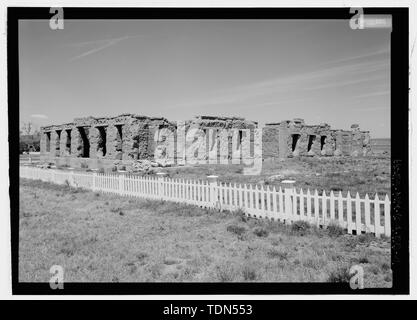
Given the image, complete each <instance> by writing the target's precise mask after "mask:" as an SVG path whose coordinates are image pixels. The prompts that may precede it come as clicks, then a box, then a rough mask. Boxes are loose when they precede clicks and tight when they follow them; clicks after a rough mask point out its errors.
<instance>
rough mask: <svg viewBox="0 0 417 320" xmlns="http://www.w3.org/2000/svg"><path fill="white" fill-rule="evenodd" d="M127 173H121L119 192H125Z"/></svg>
mask: <svg viewBox="0 0 417 320" xmlns="http://www.w3.org/2000/svg"><path fill="white" fill-rule="evenodd" d="M124 183H125V175H124V174H119V194H121V195H123V194H124Z"/></svg>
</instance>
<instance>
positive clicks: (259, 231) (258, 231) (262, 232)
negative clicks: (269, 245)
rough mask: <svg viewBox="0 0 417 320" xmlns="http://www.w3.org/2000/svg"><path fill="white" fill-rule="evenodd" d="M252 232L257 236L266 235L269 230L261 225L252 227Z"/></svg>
mask: <svg viewBox="0 0 417 320" xmlns="http://www.w3.org/2000/svg"><path fill="white" fill-rule="evenodd" d="M253 233H254V234H255V235H256V236H258V237H267V236H268V234H269V232H268V231H267V230H266V229H265V228H263V227H256V228H255V229H253Z"/></svg>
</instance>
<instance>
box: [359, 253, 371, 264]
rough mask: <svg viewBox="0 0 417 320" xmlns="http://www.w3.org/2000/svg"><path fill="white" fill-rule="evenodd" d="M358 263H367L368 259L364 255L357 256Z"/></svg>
mask: <svg viewBox="0 0 417 320" xmlns="http://www.w3.org/2000/svg"><path fill="white" fill-rule="evenodd" d="M358 261H359V263H369V259H368V257H367V256H366V255H365V254H364V253H362V254H361V255H360V256H359V259H358Z"/></svg>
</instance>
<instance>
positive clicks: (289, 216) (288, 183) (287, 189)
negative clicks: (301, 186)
mask: <svg viewBox="0 0 417 320" xmlns="http://www.w3.org/2000/svg"><path fill="white" fill-rule="evenodd" d="M281 183H282V184H283V186H284V198H285V206H284V210H285V222H289V223H292V221H293V219H294V217H293V206H294V203H293V201H294V200H295V199H294V183H295V181H294V180H284V181H282V182H281Z"/></svg>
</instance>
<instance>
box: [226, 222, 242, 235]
mask: <svg viewBox="0 0 417 320" xmlns="http://www.w3.org/2000/svg"><path fill="white" fill-rule="evenodd" d="M226 230H227V231H229V232H231V233H235V234H237V235H238V236H240V235H242V234H244V233H245V232H246V229H245V228H244V227H241V226H237V225H234V224H231V225H229V226H227V228H226Z"/></svg>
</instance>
